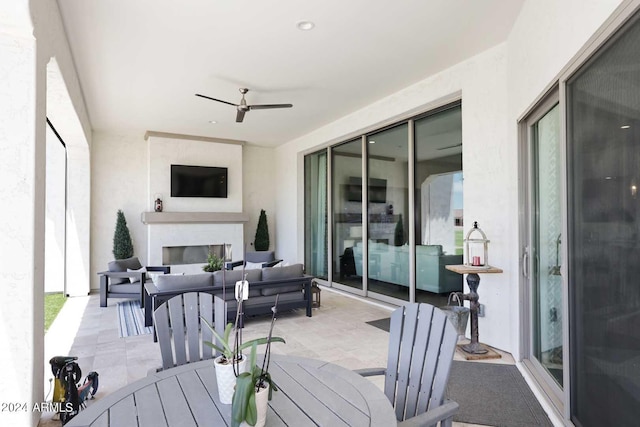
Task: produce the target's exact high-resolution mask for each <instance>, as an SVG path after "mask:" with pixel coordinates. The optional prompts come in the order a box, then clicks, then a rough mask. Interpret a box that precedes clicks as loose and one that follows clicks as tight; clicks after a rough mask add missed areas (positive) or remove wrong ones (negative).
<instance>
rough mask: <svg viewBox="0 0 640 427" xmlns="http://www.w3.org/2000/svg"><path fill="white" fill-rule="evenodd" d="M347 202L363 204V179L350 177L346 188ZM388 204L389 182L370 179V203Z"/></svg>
mask: <svg viewBox="0 0 640 427" xmlns="http://www.w3.org/2000/svg"><path fill="white" fill-rule="evenodd" d="M346 195H347V200H348V201H350V202H362V178H360V177H358V176H351V177H349V181H348V183H347V188H346ZM386 202H387V180H386V179H380V178H369V203H386Z"/></svg>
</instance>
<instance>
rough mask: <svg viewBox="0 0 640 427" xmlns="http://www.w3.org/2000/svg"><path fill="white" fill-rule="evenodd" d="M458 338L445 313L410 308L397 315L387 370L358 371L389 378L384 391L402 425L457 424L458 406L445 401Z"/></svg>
mask: <svg viewBox="0 0 640 427" xmlns="http://www.w3.org/2000/svg"><path fill="white" fill-rule="evenodd" d="M457 339H458V334H457V332H456V331H455V329H454V327H453V325H451V323H450V322H449V321H447V317H446V315H445V314H444V313H443V312H442V311H441V310H439V309H438V308H435V307H433V306H432V305H429V304H408V305H406V306H404V307H400V308H398V309H396V310H395V311H394V312H393V313H392V314H391V326H390V331H389V353H388V359H387V368H386V369H385V368H373V369H360V370H357V371H356V372H358V373H359V374H360V375H362V376H365V377H366V376H371V375H385V381H384V393H385V394H386V395H387V397H388V398H389V400H390V401H391V403H392V404H393V406H394V408H395V409H396V418H397V419H398V421H399V422H398V425H399V426H402V427H408V426H431V425H436V424H437V423H438V422H439V421H441V425H442V426H451V425H452V422H453V415H454V414H455V413H456V412H457V410H458V404H457V403H456V402H454V401H452V400H448V399H445V392H446V389H447V381H448V380H449V370H450V369H451V362H452V361H453V354H454V352H455V347H456V342H457Z"/></svg>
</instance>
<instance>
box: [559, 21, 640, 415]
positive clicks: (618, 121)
mask: <svg viewBox="0 0 640 427" xmlns="http://www.w3.org/2000/svg"><path fill="white" fill-rule="evenodd" d="M638 70H640V15H639V14H636V16H635V17H633V18H632V19H631V20H630V21H629V22H628V23H627V24H625V26H624V27H623V28H622V29H621V30H619V31H618V33H617V34H615V35H613V36H612V37H611V38H610V39H609V41H608V42H607V43H606V44H605V45H604V46H603V47H602V48H600V50H599V51H598V52H597V53H596V54H595V55H594V56H593V57H592V59H591V60H590V61H589V62H587V63H586V64H585V65H583V67H582V68H581V69H580V70H578V72H577V73H576V74H574V76H572V78H571V79H570V80H569V81H568V82H567V157H568V160H569V164H568V190H569V205H568V220H569V223H568V234H569V235H568V239H567V244H568V245H569V248H568V249H569V258H568V259H567V264H568V265H567V266H568V268H569V279H570V282H569V283H571V287H570V288H569V292H570V293H569V303H570V308H571V313H570V316H571V317H570V324H569V325H570V336H571V342H570V345H571V352H570V354H571V359H570V360H571V421H573V422H574V424H576V425H580V426H585V427H588V426H603V425H608V426H632V425H638V420H639V419H640V327H639V326H640V286H639V283H638V277H639V276H640V262H639V261H638V260H639V259H640V203H639V200H640V199H639V196H638V185H639V182H640V168H639V166H638V165H640V114H639V113H638V112H639V111H640V73H639V72H638Z"/></svg>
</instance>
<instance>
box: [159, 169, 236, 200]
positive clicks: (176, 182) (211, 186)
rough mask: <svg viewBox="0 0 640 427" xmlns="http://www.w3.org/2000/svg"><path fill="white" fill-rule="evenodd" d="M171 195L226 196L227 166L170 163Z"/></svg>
mask: <svg viewBox="0 0 640 427" xmlns="http://www.w3.org/2000/svg"><path fill="white" fill-rule="evenodd" d="M171 197H220V198H226V197H227V168H219V167H212V166H188V165H171Z"/></svg>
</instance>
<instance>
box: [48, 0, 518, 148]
mask: <svg viewBox="0 0 640 427" xmlns="http://www.w3.org/2000/svg"><path fill="white" fill-rule="evenodd" d="M523 2H524V0H483V1H469V0H430V1H425V0H393V1H391V0H348V1H345V0H323V1H320V0H316V1H300V0H244V1H232V0H184V1H175V0H58V4H59V6H60V10H61V12H62V17H63V21H64V25H65V28H66V32H67V37H68V38H69V43H70V45H71V50H72V53H73V56H74V60H75V63H76V67H77V71H78V74H79V78H80V82H81V84H82V88H83V91H84V96H85V100H86V103H87V108H88V110H89V116H90V119H91V123H92V127H93V129H94V130H97V131H107V132H127V133H128V132H138V133H141V134H142V133H143V132H145V131H147V130H152V131H159V132H171V133H183V134H189V135H199V136H209V137H217V138H229V139H237V140H244V141H248V142H249V143H250V144H256V145H263V146H276V145H279V144H281V143H284V142H287V141H290V140H292V139H294V138H296V137H299V136H302V135H304V134H306V133H308V132H310V131H312V130H314V129H316V128H318V127H321V126H323V125H325V124H327V123H330V122H332V121H334V120H336V119H338V118H340V117H342V116H344V115H347V114H349V113H351V112H353V111H356V110H358V109H360V108H362V107H364V106H366V105H368V104H370V103H372V102H374V101H376V100H379V99H381V98H383V97H385V96H387V95H390V94H392V93H394V92H397V91H398V90H400V89H402V88H404V87H407V86H409V85H411V84H412V83H415V82H417V81H419V80H421V79H423V78H425V77H428V76H429V75H432V74H434V73H436V72H438V71H440V70H443V69H445V68H447V67H450V66H451V65H453V64H456V63H458V62H460V61H462V60H464V59H466V58H469V57H471V56H473V55H475V54H477V53H479V52H482V51H484V50H486V49H488V48H490V47H492V46H494V45H496V44H498V43H500V42H502V41H504V40H506V37H507V35H508V33H509V31H510V29H511V27H512V25H513V22H514V20H515V18H516V16H517V14H518V12H519V10H520V8H521V6H522V3H523ZM301 20H309V21H313V22H314V23H315V25H316V26H315V28H314V29H313V30H312V31H306V32H305V31H300V30H298V29H297V28H296V23H297V22H299V21H301ZM240 87H247V88H249V89H250V92H249V93H248V94H247V102H248V103H249V104H274V103H292V104H293V108H291V109H277V110H254V111H250V112H248V113H247V115H246V116H245V120H244V122H243V123H236V122H235V117H236V111H235V109H234V107H233V106H230V105H225V104H221V103H217V102H214V101H210V100H206V99H202V98H198V97H196V96H194V94H195V93H202V94H204V95H208V96H211V97H214V98H218V99H223V100H226V101H229V102H233V103H236V104H237V103H239V101H240V97H241V95H240V93H239V91H238V89H239V88H240ZM210 120H215V121H217V123H216V124H211V123H209V121H210Z"/></svg>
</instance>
